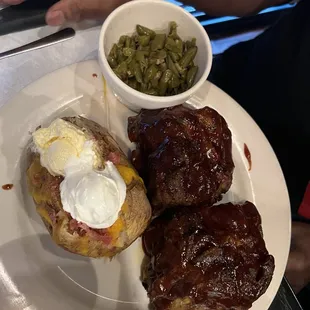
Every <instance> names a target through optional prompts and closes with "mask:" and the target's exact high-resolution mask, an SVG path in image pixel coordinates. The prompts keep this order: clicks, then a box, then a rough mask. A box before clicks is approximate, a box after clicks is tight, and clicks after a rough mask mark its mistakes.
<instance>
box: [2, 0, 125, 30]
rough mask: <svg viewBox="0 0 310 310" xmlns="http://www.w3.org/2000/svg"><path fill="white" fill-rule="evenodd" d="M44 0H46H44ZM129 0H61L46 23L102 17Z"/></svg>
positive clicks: (18, 0) (6, 0)
mask: <svg viewBox="0 0 310 310" xmlns="http://www.w3.org/2000/svg"><path fill="white" fill-rule="evenodd" d="M23 1H24V0H0V4H8V5H17V4H20V3H22V2H23ZM42 1H44V0H42ZM127 1H128V0H60V1H59V2H57V3H55V4H54V5H53V6H52V7H51V8H50V9H49V10H48V12H47V14H46V23H47V24H48V25H50V26H60V25H62V24H64V23H66V22H79V21H81V20H84V19H102V18H104V17H106V16H107V15H108V14H110V13H111V12H112V11H113V10H114V9H116V8H117V7H118V6H120V5H122V4H123V3H125V2H127Z"/></svg>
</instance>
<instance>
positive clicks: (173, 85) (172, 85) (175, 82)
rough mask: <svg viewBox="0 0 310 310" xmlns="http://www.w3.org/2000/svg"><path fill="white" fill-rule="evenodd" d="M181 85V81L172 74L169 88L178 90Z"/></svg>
mask: <svg viewBox="0 0 310 310" xmlns="http://www.w3.org/2000/svg"><path fill="white" fill-rule="evenodd" d="M180 84H181V82H180V79H179V78H178V77H177V76H176V75H175V74H172V76H171V79H170V81H169V87H170V88H178V87H179V86H180Z"/></svg>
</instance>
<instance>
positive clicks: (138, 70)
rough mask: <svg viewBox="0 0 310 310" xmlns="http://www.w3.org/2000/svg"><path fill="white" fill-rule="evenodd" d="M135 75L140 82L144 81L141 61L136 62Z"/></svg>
mask: <svg viewBox="0 0 310 310" xmlns="http://www.w3.org/2000/svg"><path fill="white" fill-rule="evenodd" d="M134 75H135V78H136V80H137V82H138V83H140V84H141V83H143V76H142V70H141V66H140V64H139V63H137V62H136V63H135V65H134Z"/></svg>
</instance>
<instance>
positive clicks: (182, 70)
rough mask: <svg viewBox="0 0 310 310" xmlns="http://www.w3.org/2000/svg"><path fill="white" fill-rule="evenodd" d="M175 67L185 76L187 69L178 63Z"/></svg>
mask: <svg viewBox="0 0 310 310" xmlns="http://www.w3.org/2000/svg"><path fill="white" fill-rule="evenodd" d="M175 67H176V68H177V70H178V71H179V73H180V75H185V74H186V69H185V68H182V67H181V65H180V64H179V63H178V62H177V63H175Z"/></svg>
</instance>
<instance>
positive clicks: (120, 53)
mask: <svg viewBox="0 0 310 310" xmlns="http://www.w3.org/2000/svg"><path fill="white" fill-rule="evenodd" d="M116 59H117V62H118V63H119V64H120V63H121V62H123V61H125V60H126V56H125V55H124V54H123V51H122V49H121V48H117V57H116Z"/></svg>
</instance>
